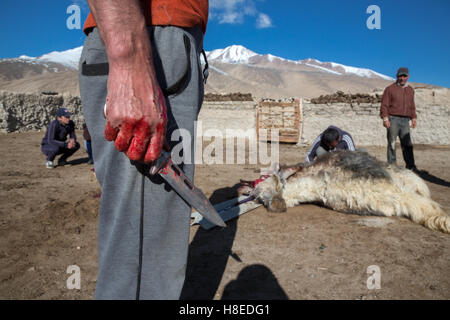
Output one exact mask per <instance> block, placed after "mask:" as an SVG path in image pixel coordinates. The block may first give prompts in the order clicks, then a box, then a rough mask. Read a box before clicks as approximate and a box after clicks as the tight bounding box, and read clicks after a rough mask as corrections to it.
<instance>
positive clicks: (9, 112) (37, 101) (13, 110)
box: [0, 91, 84, 132]
mask: <svg viewBox="0 0 450 320" xmlns="http://www.w3.org/2000/svg"><path fill="white" fill-rule="evenodd" d="M60 107H66V108H67V109H69V111H70V112H72V113H73V116H72V117H71V119H72V120H73V121H74V122H75V125H76V127H77V128H78V129H81V128H82V125H83V121H84V117H83V115H82V112H81V100H80V98H79V97H77V96H71V95H67V94H64V95H60V94H57V95H44V94H37V93H12V92H7V91H0V131H2V132H14V131H17V132H22V131H30V130H41V129H44V128H46V127H47V125H48V124H49V123H50V122H51V121H52V120H54V119H55V115H56V110H57V109H58V108H60Z"/></svg>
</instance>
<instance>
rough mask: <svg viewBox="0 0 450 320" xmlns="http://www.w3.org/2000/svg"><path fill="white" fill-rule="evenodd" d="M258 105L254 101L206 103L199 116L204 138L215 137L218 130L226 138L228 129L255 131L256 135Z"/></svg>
mask: <svg viewBox="0 0 450 320" xmlns="http://www.w3.org/2000/svg"><path fill="white" fill-rule="evenodd" d="M256 105H257V102H254V101H204V102H203V105H202V108H201V109H200V113H199V115H198V121H199V122H198V124H199V125H200V124H201V132H202V134H203V136H205V137H210V136H214V130H215V131H217V130H218V131H220V132H221V134H222V136H223V137H224V138H225V137H226V130H227V129H231V130H239V129H240V130H243V131H246V130H248V129H253V130H254V133H253V134H256ZM198 130H199V129H198V127H197V132H198V133H199V131H198Z"/></svg>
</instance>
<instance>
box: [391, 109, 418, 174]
mask: <svg viewBox="0 0 450 320" xmlns="http://www.w3.org/2000/svg"><path fill="white" fill-rule="evenodd" d="M389 122H390V123H391V126H390V127H389V129H387V140H388V147H387V161H388V163H396V161H397V158H396V151H395V143H396V141H397V137H399V138H400V145H401V147H402V153H403V159H404V160H405V163H406V168H407V169H412V168H415V166H416V165H415V162H414V153H413V144H412V141H411V134H410V130H409V118H407V117H397V116H389Z"/></svg>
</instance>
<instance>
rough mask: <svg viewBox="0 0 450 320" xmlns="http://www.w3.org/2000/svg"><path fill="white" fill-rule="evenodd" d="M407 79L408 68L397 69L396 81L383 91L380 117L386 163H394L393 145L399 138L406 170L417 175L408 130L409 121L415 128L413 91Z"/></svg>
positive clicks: (394, 152)
mask: <svg viewBox="0 0 450 320" xmlns="http://www.w3.org/2000/svg"><path fill="white" fill-rule="evenodd" d="M408 79H409V70H408V68H399V69H398V71H397V81H396V82H395V83H393V84H391V85H390V86H388V87H387V88H386V89H385V90H384V93H383V98H382V100H381V109H380V116H381V118H382V119H383V126H384V127H385V128H386V129H387V140H388V146H387V161H388V163H396V160H397V159H396V151H395V143H396V140H397V136H398V137H400V145H401V148H402V153H403V159H404V160H405V163H406V168H407V169H409V170H412V171H414V172H416V173H418V172H419V170H418V169H417V167H416V164H415V162H414V154H413V144H412V142H411V134H410V129H409V127H410V124H409V121H410V120H411V128H415V127H416V125H417V115H416V105H415V103H414V89H413V88H412V87H410V86H409V85H407V84H406V83H407V81H408Z"/></svg>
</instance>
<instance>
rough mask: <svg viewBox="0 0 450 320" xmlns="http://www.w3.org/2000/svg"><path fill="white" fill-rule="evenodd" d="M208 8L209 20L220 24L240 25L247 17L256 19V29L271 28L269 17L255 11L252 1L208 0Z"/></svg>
mask: <svg viewBox="0 0 450 320" xmlns="http://www.w3.org/2000/svg"><path fill="white" fill-rule="evenodd" d="M209 8H210V13H209V19H210V20H216V21H218V22H219V23H221V24H222V23H227V24H241V23H243V22H244V20H245V19H246V18H247V17H250V18H255V17H256V26H257V28H268V27H270V26H272V20H271V19H270V17H269V16H268V15H266V14H264V13H260V12H259V11H258V10H257V9H256V6H255V2H254V0H210V2H209Z"/></svg>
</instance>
